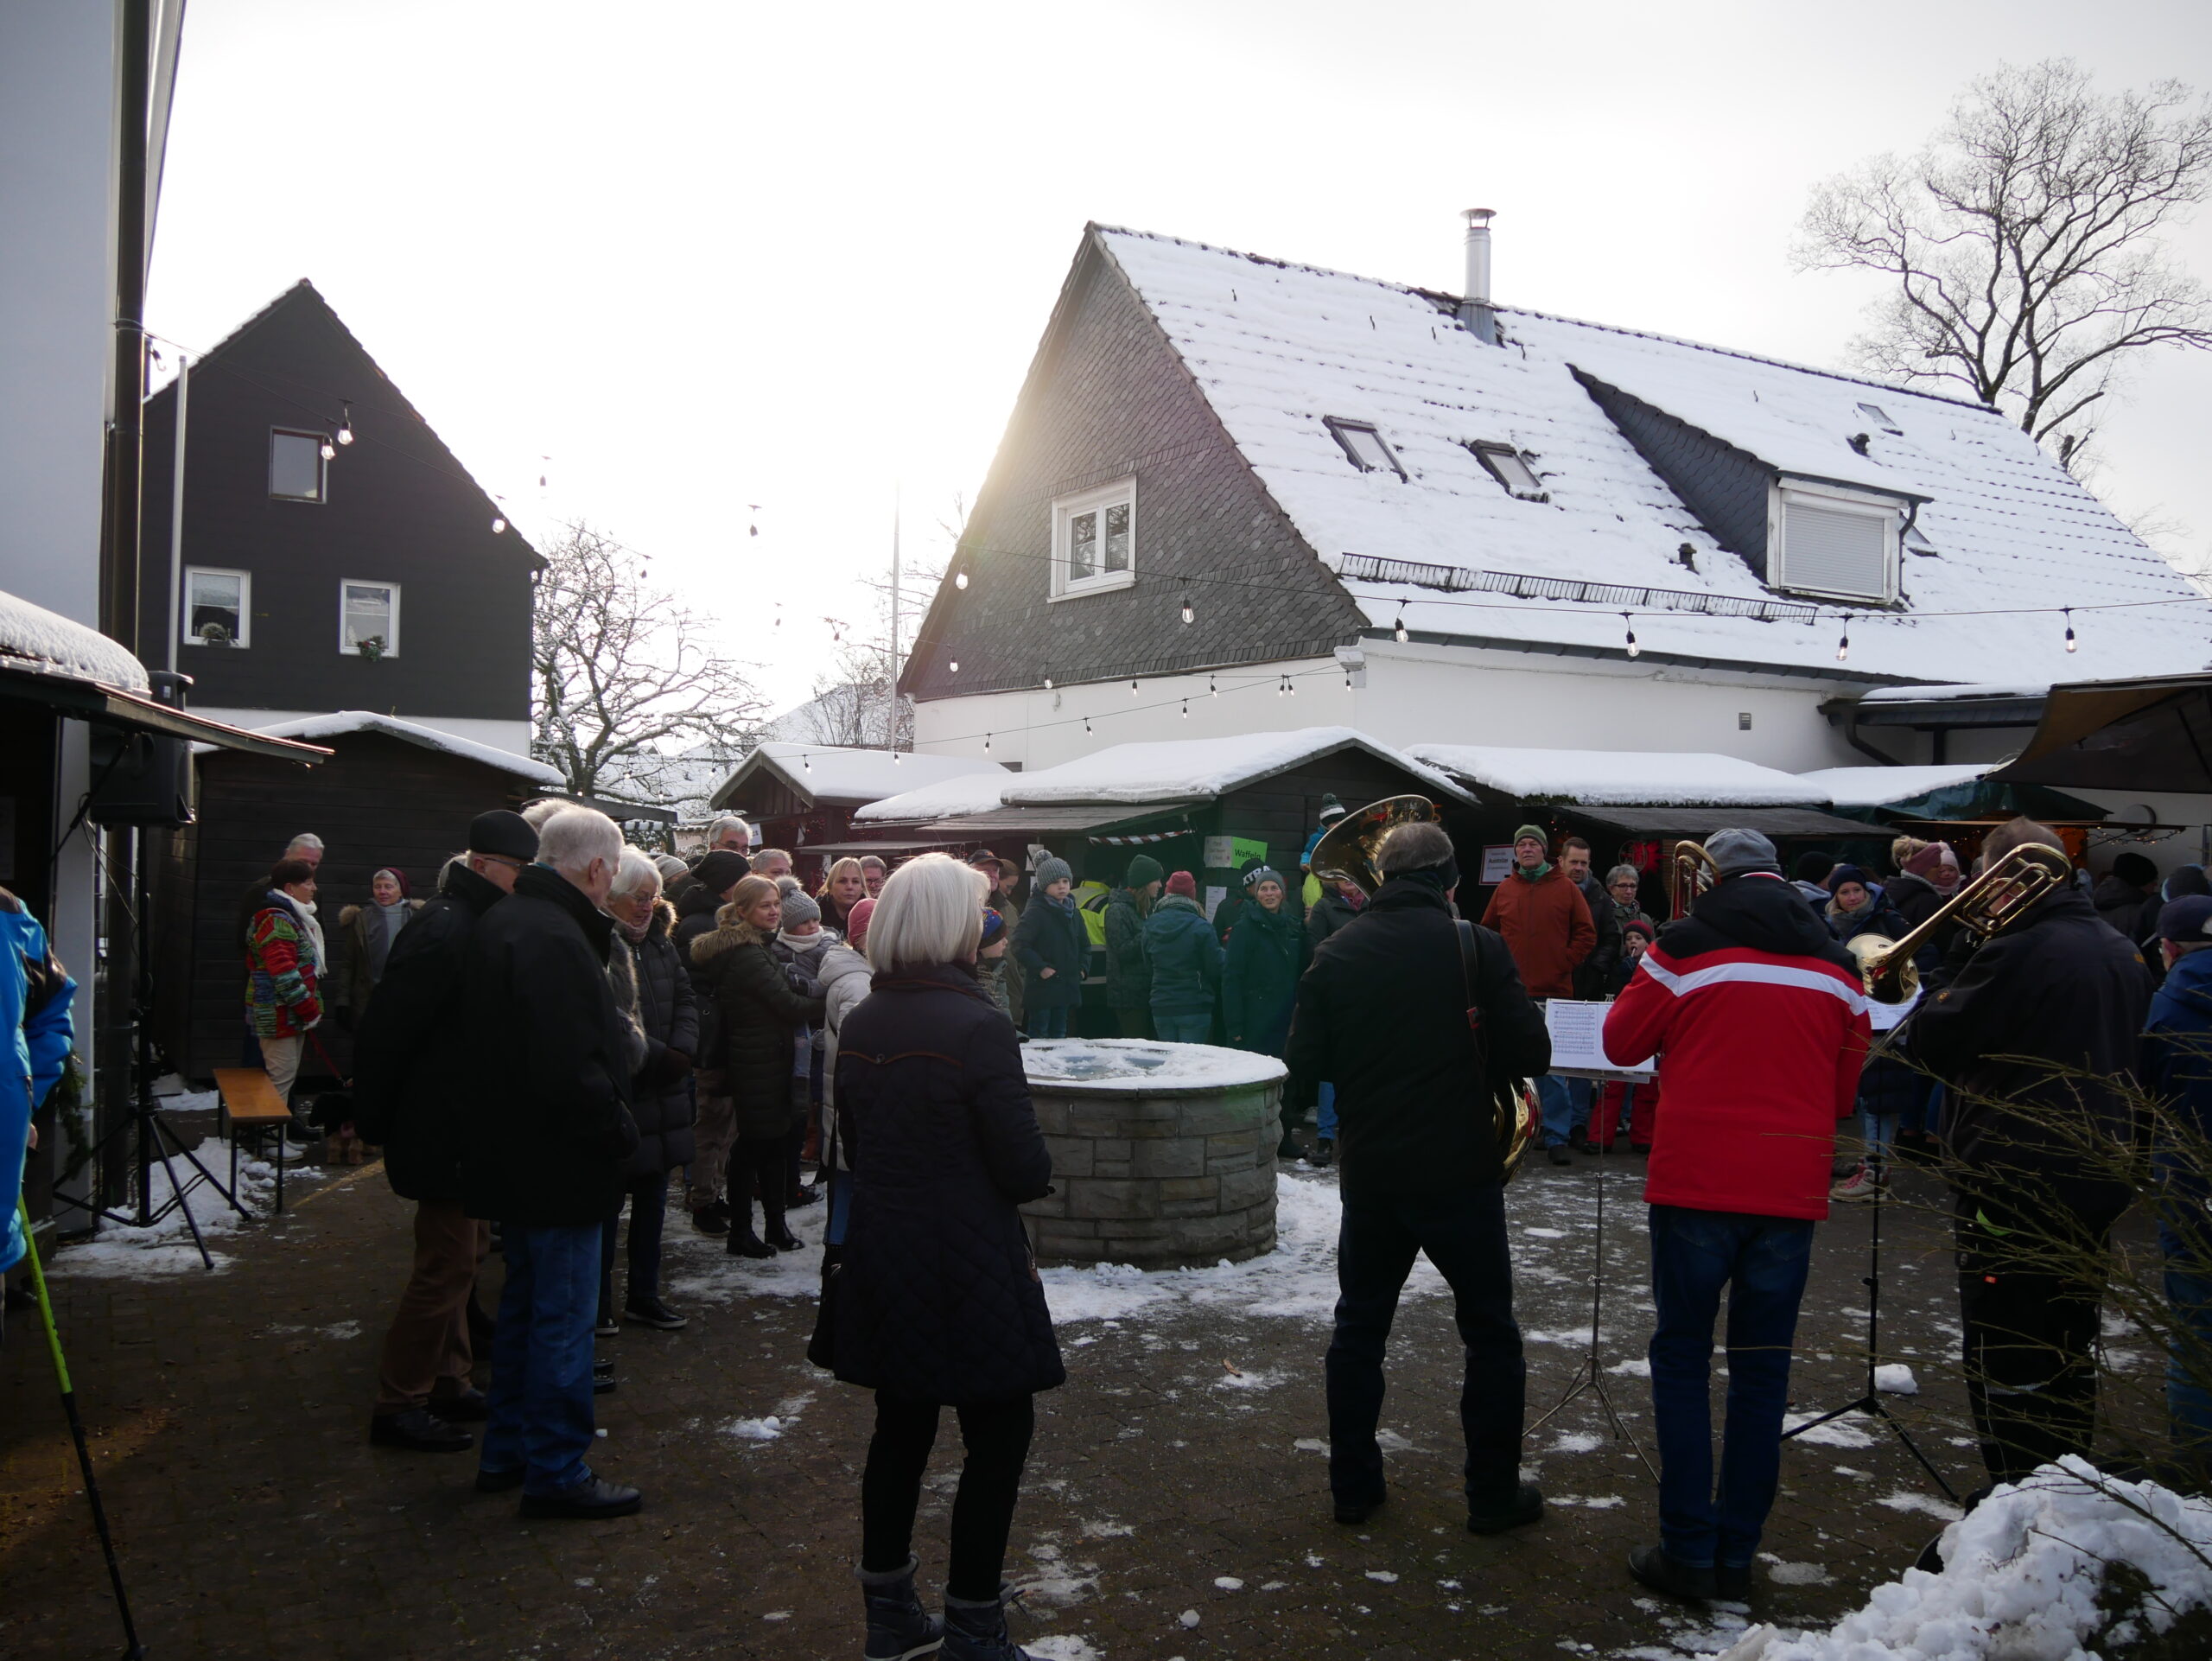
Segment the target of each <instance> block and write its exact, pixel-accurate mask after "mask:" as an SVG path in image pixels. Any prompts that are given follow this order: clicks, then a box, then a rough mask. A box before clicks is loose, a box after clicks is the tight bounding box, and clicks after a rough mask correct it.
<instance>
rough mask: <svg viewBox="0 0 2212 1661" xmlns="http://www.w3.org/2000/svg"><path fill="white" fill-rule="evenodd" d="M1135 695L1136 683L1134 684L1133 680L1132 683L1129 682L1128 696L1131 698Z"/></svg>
mask: <svg viewBox="0 0 2212 1661" xmlns="http://www.w3.org/2000/svg"><path fill="white" fill-rule="evenodd" d="M1136 695H1137V684H1136V682H1135V681H1134V680H1133V681H1131V682H1130V683H1129V696H1130V697H1135V696H1136Z"/></svg>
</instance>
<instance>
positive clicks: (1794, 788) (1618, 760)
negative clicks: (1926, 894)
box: [1408, 744, 1828, 807]
mask: <svg viewBox="0 0 2212 1661" xmlns="http://www.w3.org/2000/svg"><path fill="white" fill-rule="evenodd" d="M1408 754H1410V755H1412V756H1413V757H1414V759H1415V760H1420V761H1426V762H1427V763H1428V764H1429V765H1430V766H1431V767H1441V768H1442V769H1443V770H1444V771H1445V772H1446V773H1451V774H1452V776H1453V777H1454V778H1459V779H1464V780H1467V781H1468V782H1469V783H1471V784H1472V785H1474V786H1476V787H1477V789H1478V790H1480V789H1481V788H1482V787H1483V786H1489V787H1490V788H1491V789H1492V790H1497V791H1503V792H1504V793H1505V794H1507V795H1509V796H1518V797H1520V798H1522V799H1523V800H1527V801H1541V802H1558V803H1561V804H1569V803H1579V804H1580V805H1584V806H1588V807H1599V806H1604V807H1635V806H1651V807H1679V806H1682V805H1688V804H1693V803H1694V804H1695V805H1699V806H1705V807H1825V806H1826V805H1827V802H1828V797H1827V794H1826V793H1825V792H1822V791H1821V788H1820V786H1818V785H1817V784H1814V783H1809V782H1808V781H1807V780H1804V779H1802V778H1799V777H1798V776H1797V775H1796V774H1794V773H1783V772H1782V771H1781V770H1780V769H1779V768H1776V767H1760V766H1759V765H1758V763H1757V762H1754V761H1743V760H1738V759H1737V758H1736V757H1734V756H1732V755H1714V754H1709V753H1707V752H1702V751H1686V752H1682V753H1680V754H1676V753H1673V752H1669V751H1663V750H1662V751H1654V750H1550V749H1516V748H1505V747H1502V746H1498V745H1492V744H1415V745H1413V746H1411V747H1410V748H1409V749H1408Z"/></svg>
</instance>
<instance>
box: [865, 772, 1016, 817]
mask: <svg viewBox="0 0 2212 1661" xmlns="http://www.w3.org/2000/svg"><path fill="white" fill-rule="evenodd" d="M1012 776H1013V775H1012V774H1010V773H1007V770H1006V769H1005V768H1004V767H998V768H995V769H994V770H993V771H991V772H989V773H960V774H957V775H956V776H955V777H953V778H950V779H946V780H941V781H940V782H938V783H937V784H933V785H924V786H922V787H921V788H920V789H919V790H906V791H901V792H899V794H898V795H896V796H887V797H885V798H884V799H882V800H881V801H880V802H870V803H869V804H868V805H867V806H865V807H862V808H859V809H856V810H855V812H854V814H853V823H854V824H862V823H865V822H870V821H874V820H880V819H895V820H899V821H901V822H903V823H907V824H912V823H913V822H915V821H918V820H925V819H955V818H969V817H970V816H972V815H974V814H977V813H988V812H990V811H993V810H994V809H995V808H997V807H999V806H1001V805H1002V803H1001V799H1000V798H1001V792H1004V791H1005V789H1006V781H1007V779H1009V778H1010V777H1012Z"/></svg>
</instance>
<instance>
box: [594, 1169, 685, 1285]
mask: <svg viewBox="0 0 2212 1661" xmlns="http://www.w3.org/2000/svg"><path fill="white" fill-rule="evenodd" d="M622 1199H623V1200H628V1201H629V1203H630V1259H629V1270H630V1286H629V1292H628V1294H627V1295H626V1298H625V1300H624V1301H626V1302H629V1303H636V1302H638V1301H640V1300H641V1299H645V1298H651V1297H658V1296H659V1295H660V1236H661V1223H662V1220H663V1219H664V1218H665V1217H666V1215H667V1213H668V1173H667V1172H666V1171H651V1172H648V1173H647V1174H645V1175H644V1176H633V1177H630V1178H628V1179H626V1181H624V1183H623V1185H622ZM621 1221H622V1203H621V1200H617V1201H616V1202H615V1206H614V1212H613V1215H612V1216H611V1217H609V1218H608V1219H607V1226H606V1228H605V1230H604V1231H602V1233H601V1238H600V1245H599V1308H600V1312H601V1314H612V1313H613V1308H614V1236H615V1231H616V1230H617V1229H618V1227H619V1226H620V1224H621Z"/></svg>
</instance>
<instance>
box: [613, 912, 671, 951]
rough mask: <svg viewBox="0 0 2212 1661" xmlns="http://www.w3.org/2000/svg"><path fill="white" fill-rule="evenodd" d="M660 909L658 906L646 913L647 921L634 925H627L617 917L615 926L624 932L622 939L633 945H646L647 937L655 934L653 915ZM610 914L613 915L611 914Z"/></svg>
mask: <svg viewBox="0 0 2212 1661" xmlns="http://www.w3.org/2000/svg"><path fill="white" fill-rule="evenodd" d="M659 909H660V907H658V905H656V906H655V907H653V910H652V911H649V912H647V913H645V921H644V922H642V923H638V924H634V925H632V924H630V923H626V922H624V921H623V920H621V919H620V917H617V918H615V919H614V926H615V927H617V928H619V929H620V930H621V931H622V938H623V939H626V940H627V941H628V942H629V943H630V944H631V945H645V936H647V935H648V934H650V933H652V932H653V913H654V912H657V911H658V910H659ZM609 914H610V915H612V913H609Z"/></svg>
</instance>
